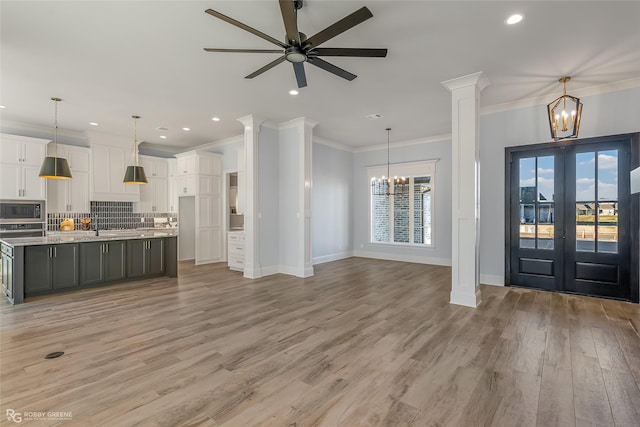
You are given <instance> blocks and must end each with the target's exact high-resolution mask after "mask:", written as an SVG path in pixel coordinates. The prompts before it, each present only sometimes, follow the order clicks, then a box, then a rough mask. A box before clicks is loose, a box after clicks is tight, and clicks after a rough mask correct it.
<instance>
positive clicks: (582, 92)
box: [480, 77, 640, 116]
mask: <svg viewBox="0 0 640 427" xmlns="http://www.w3.org/2000/svg"><path fill="white" fill-rule="evenodd" d="M637 87H640V77H635V78H633V79H628V80H620V81H617V82H612V83H605V84H602V85H595V86H589V87H584V88H581V89H571V93H570V94H571V95H573V96H577V97H578V98H582V97H585V96H593V95H601V94H603V93H609V92H617V91H620V90H627V89H635V88H637ZM560 95H562V91H558V92H557V93H556V94H555V95H554V94H546V95H540V96H536V97H532V98H525V99H519V100H517V101H512V102H505V103H503V104H496V105H489V106H486V107H480V115H482V116H484V115H486V114H494V113H502V112H504V111H509V110H516V109H519V108H528V107H536V106H538V105H544V106H546V105H547V104H548V103H549V102H551V101H552V100H553V99H555V98H557V97H558V96H560Z"/></svg>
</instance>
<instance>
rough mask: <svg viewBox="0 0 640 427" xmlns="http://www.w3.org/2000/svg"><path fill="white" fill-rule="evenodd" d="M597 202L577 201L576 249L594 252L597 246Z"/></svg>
mask: <svg viewBox="0 0 640 427" xmlns="http://www.w3.org/2000/svg"><path fill="white" fill-rule="evenodd" d="M595 206H596V203H595V202H580V203H576V250H577V251H582V252H594V251H595V249H596V246H595V233H596V227H595V210H596V207H595Z"/></svg>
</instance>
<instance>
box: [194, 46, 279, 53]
mask: <svg viewBox="0 0 640 427" xmlns="http://www.w3.org/2000/svg"><path fill="white" fill-rule="evenodd" d="M204 50H206V51H207V52H235V53H284V52H283V51H282V49H216V48H212V47H205V48H204Z"/></svg>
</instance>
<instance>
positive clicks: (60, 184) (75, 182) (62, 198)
mask: <svg viewBox="0 0 640 427" xmlns="http://www.w3.org/2000/svg"><path fill="white" fill-rule="evenodd" d="M48 152H49V155H54V153H55V145H54V144H53V143H51V144H49V147H48ZM90 153H91V150H89V149H88V148H83V147H74V146H71V145H63V144H58V157H64V158H66V159H67V162H68V163H69V169H71V177H72V178H71V179H49V180H47V181H48V182H47V210H48V211H49V212H52V213H62V212H78V213H88V212H90V204H89V165H90V157H91V156H90Z"/></svg>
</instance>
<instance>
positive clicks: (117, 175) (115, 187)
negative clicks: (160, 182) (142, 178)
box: [90, 141, 140, 202]
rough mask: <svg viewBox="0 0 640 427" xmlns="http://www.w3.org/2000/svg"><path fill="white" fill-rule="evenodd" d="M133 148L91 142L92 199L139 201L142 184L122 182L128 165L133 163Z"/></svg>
mask: <svg viewBox="0 0 640 427" xmlns="http://www.w3.org/2000/svg"><path fill="white" fill-rule="evenodd" d="M131 151H132V150H131V148H124V147H119V146H111V145H106V144H105V145H103V144H99V143H94V142H93V141H92V142H91V166H92V174H91V175H92V179H91V182H92V186H91V195H90V197H91V200H101V201H107V202H137V201H139V200H140V189H139V188H138V187H140V185H127V184H124V183H123V182H122V180H123V178H124V172H125V170H126V167H127V166H128V165H132V164H133V154H132V153H131Z"/></svg>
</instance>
